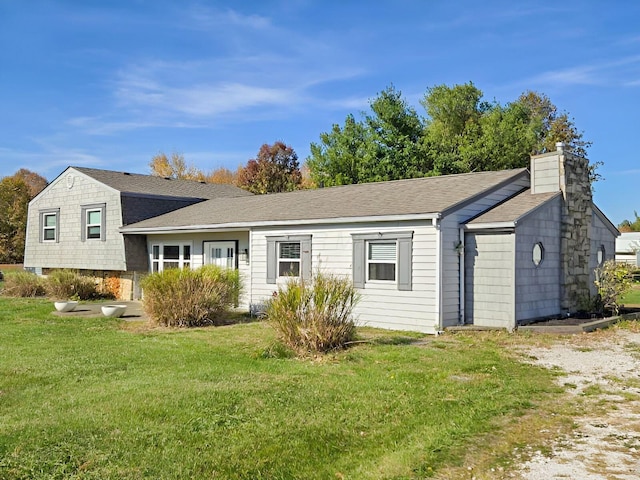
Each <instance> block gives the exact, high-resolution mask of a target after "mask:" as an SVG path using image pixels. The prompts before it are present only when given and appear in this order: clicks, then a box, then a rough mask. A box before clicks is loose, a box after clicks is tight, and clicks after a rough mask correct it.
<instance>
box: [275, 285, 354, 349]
mask: <svg viewBox="0 0 640 480" xmlns="http://www.w3.org/2000/svg"><path fill="white" fill-rule="evenodd" d="M358 300H359V295H358V293H357V292H356V290H355V288H354V287H353V284H352V283H351V281H350V280H349V279H347V278H343V277H338V276H335V275H329V274H325V273H317V274H316V275H315V277H314V278H313V280H312V281H311V282H305V281H304V280H302V279H299V278H294V279H291V280H290V281H289V282H288V283H287V284H286V285H285V286H284V287H281V288H279V289H278V292H277V294H275V295H274V297H273V298H272V299H271V300H270V301H269V302H268V304H267V308H266V316H267V318H268V320H269V322H270V323H271V325H272V326H273V327H274V328H275V330H276V332H277V333H278V335H279V337H280V340H281V341H282V342H283V343H284V344H285V345H287V346H288V347H289V348H291V349H293V350H295V351H296V352H297V353H298V354H307V353H318V352H327V351H329V350H335V349H339V348H343V347H344V346H345V345H346V344H347V343H348V342H350V341H352V340H353V339H354V337H355V323H354V320H353V309H354V307H355V306H356V304H357V303H358Z"/></svg>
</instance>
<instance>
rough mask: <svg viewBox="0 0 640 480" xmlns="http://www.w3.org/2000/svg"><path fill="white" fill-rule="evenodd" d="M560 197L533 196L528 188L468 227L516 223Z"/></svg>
mask: <svg viewBox="0 0 640 480" xmlns="http://www.w3.org/2000/svg"><path fill="white" fill-rule="evenodd" d="M558 195H560V192H550V193H537V194H535V195H533V194H532V193H531V189H529V188H527V189H526V190H523V191H522V192H520V193H519V194H517V195H515V196H513V197H511V198H509V199H508V200H506V201H504V202H502V203H500V204H498V205H496V206H495V207H493V208H492V209H490V210H487V211H486V212H484V213H481V214H480V215H478V216H477V217H475V218H473V219H471V220H469V221H468V222H467V225H480V224H487V223H505V222H516V221H518V220H520V219H521V218H522V217H524V216H525V215H527V214H528V213H530V212H532V211H533V210H535V209H536V208H538V207H539V206H541V205H542V204H544V203H546V202H547V201H548V200H550V199H552V198H553V197H555V196H558Z"/></svg>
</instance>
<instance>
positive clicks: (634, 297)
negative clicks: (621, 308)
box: [620, 284, 640, 305]
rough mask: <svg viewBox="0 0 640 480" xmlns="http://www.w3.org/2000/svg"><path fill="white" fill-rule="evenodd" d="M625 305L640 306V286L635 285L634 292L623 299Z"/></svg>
mask: <svg viewBox="0 0 640 480" xmlns="http://www.w3.org/2000/svg"><path fill="white" fill-rule="evenodd" d="M620 303H622V304H623V305H640V285H638V284H634V285H633V288H632V290H631V291H630V292H629V293H627V294H626V295H624V296H623V297H622V300H621V302H620Z"/></svg>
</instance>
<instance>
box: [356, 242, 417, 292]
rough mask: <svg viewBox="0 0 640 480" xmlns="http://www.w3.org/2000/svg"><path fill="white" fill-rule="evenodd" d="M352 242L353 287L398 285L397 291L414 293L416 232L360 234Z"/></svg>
mask: <svg viewBox="0 0 640 480" xmlns="http://www.w3.org/2000/svg"><path fill="white" fill-rule="evenodd" d="M351 237H352V240H353V259H352V270H353V272H352V273H353V284H354V286H355V287H356V288H365V284H366V283H367V282H373V283H381V282H386V283H392V284H393V283H395V284H396V285H397V288H398V290H411V289H412V275H413V274H412V261H413V260H412V256H413V253H412V250H413V231H405V232H385V233H364V234H361V233H358V234H352V235H351Z"/></svg>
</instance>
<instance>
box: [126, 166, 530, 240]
mask: <svg viewBox="0 0 640 480" xmlns="http://www.w3.org/2000/svg"><path fill="white" fill-rule="evenodd" d="M526 172H527V171H526V169H524V168H520V169H515V170H504V171H500V172H479V173H467V174H460V175H444V176H440V177H428V178H417V179H410V180H396V181H391V182H378V183H362V184H357V185H346V186H341V187H331V188H321V189H317V190H298V191H295V192H288V193H278V194H271V195H256V196H253V197H242V198H228V199H226V198H225V199H216V200H209V201H206V202H202V203H199V204H196V205H192V206H189V207H185V208H182V209H180V210H176V211H175V212H171V213H167V214H165V215H161V216H159V217H155V218H150V219H148V220H144V221H142V222H138V223H135V224H132V225H129V226H128V227H127V228H126V229H123V231H127V230H129V229H131V230H134V229H136V230H137V229H147V228H149V229H163V228H165V229H172V228H180V227H189V226H198V227H203V226H216V225H225V224H256V223H261V222H276V223H277V222H292V221H301V220H323V219H327V220H328V219H336V218H354V217H369V216H386V215H419V214H437V213H442V212H445V211H446V210H448V209H450V208H453V207H455V206H457V205H459V204H461V203H464V202H465V201H468V200H469V199H472V198H474V197H475V196H477V195H480V194H482V193H483V192H487V191H490V190H492V189H494V188H497V187H498V186H500V185H503V184H505V183H507V182H510V181H513V180H514V179H515V178H517V177H519V176H522V175H526V174H527V173H526Z"/></svg>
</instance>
